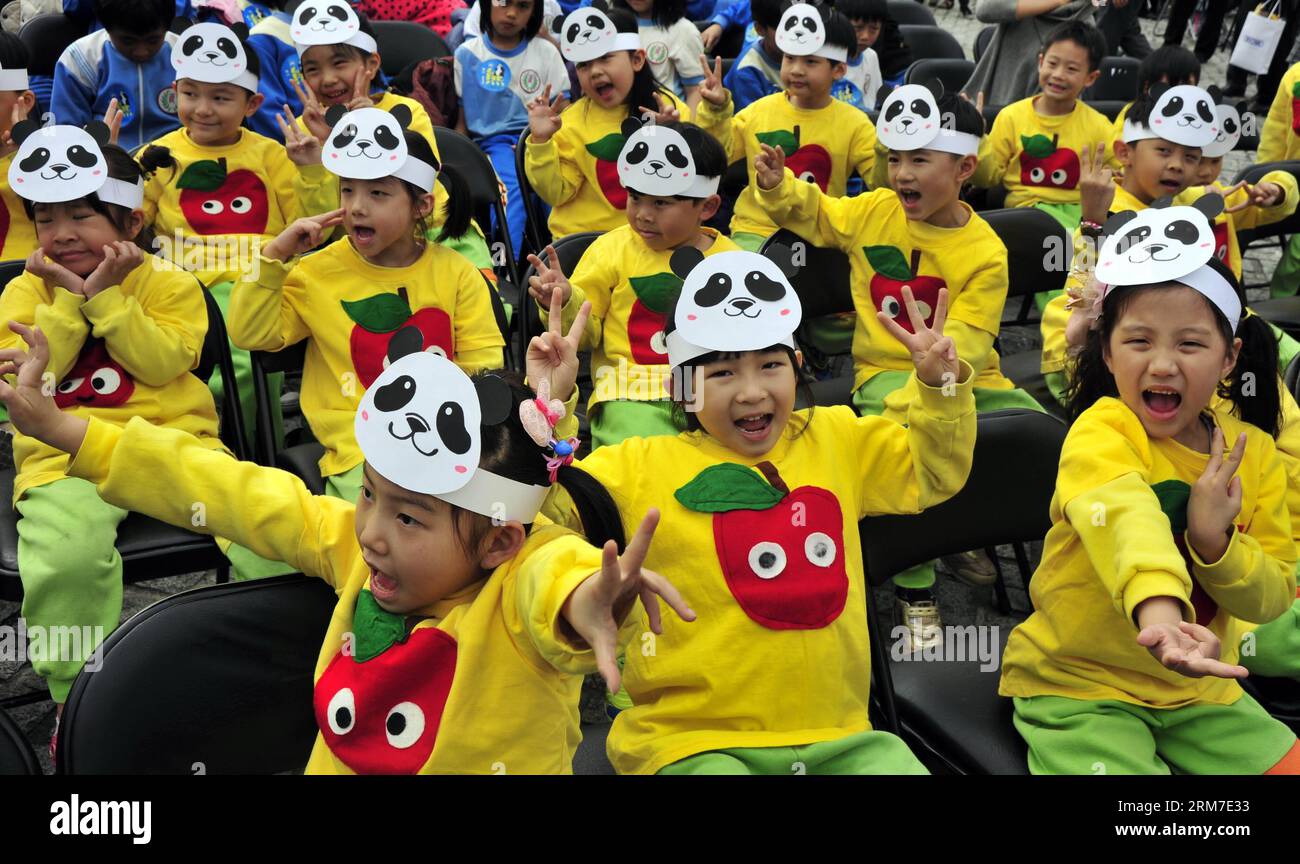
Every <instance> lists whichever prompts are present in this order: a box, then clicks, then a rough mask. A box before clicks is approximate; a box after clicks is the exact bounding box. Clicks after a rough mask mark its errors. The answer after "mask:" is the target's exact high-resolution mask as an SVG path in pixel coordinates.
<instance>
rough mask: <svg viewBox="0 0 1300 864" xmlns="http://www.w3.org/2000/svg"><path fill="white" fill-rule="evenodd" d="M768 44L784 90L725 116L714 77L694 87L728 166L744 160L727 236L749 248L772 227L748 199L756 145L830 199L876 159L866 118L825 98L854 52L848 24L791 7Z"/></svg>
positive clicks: (727, 104)
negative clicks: (745, 175)
mask: <svg viewBox="0 0 1300 864" xmlns="http://www.w3.org/2000/svg"><path fill="white" fill-rule="evenodd" d="M776 43H777V47H778V48H780V49H781V52H782V59H781V82H782V86H783V87H784V88H785V90H784V92H782V93H774V94H772V95H771V96H765V97H764V98H762V99H760V100H758V101H757V102H754V103H753V104H751V105H750V106H749V107H748V108H746V109H745V110H743V111H741V112H739V113H738V114H736V115H735V117H730V116H729V115H730V114H731V111H732V105H731V101H732V100H731V94H729V93H728V92H727V90H726V89H725V88H724V87H723V86H722V82H721V81H720V80H718V79H719V76H717V75H715V74H707V75H706V76H705V79H704V83H703V84H702V85H701V90H700V92H701V95H702V96H703V97H704V103H706V104H701V106H700V117H701V119H702V121H703V122H704V123H707V124H714V123H717V124H718V125H719V126H720V129H721V131H720V134H719V140H721V141H722V143H723V145H724V146H725V147H726V148H727V156H728V161H735V160H738V159H744V160H746V161H747V162H748V163H749V185H748V186H747V187H746V188H745V189H744V191H742V192H741V193H740V197H739V198H737V199H736V209H735V215H734V216H733V217H732V219H731V239H732V240H734V241H735V242H736V244H737V245H739V246H740V247H741V248H742V249H749V250H751V251H752V250H756V249H758V248H759V247H760V246H762V245H763V241H765V240H766V239H767V238H768V237H769V236H771V235H772V234H774V233H775V232H776V230H777V228H778V227H779V223H778V222H776V221H774V220H773V219H772V218H771V217H770V216H769V215H768V214H767V213H766V212H765V211H764V210H763V208H762V206H761V205H759V203H758V201H757V199H756V198H755V192H754V185H753V184H754V162H755V159H756V158H757V156H758V154H759V153H761V152H762V149H761V148H762V147H764V146H773V147H775V146H780V147H781V148H782V149H784V150H785V151H787V152H788V153H789V162H790V168H791V169H792V170H793V171H794V172H795V176H797V177H798V178H799V179H801V180H806V181H808V182H809V183H813V184H815V185H816V186H817V188H819V189H820V190H821V191H823V192H825V193H826V194H827V195H830V196H832V197H840V196H842V195H844V194H845V191H846V187H847V183H848V179H849V175H851V174H852V173H853V172H854V171H857V173H858V175H859V176H860V177H862V178H864V179H866V178H868V177H870V176H871V172H872V168H873V167H874V166H875V161H876V154H875V146H876V130H875V127H873V126H872V125H871V120H870V119H868V118H867V115H866V114H864V113H863V112H862V111H858V110H856V109H854V108H853V107H852V106H851V105H848V104H846V103H844V102H841V101H839V100H838V99H836V98H834V97H833V96H832V95H831V88H832V87H833V86H834V83H835V82H836V81H838V80H840V79H841V78H843V77H844V75H845V74H846V72H847V70H848V66H847V65H846V64H847V62H848V59H849V56H850V55H851V54H853V53H854V52H856V51H857V39H856V37H855V36H854V33H853V26H852V25H851V24H849V22H848V19H847V18H845V17H844V16H843V15H841V14H839V13H838V12H836V11H835V10H833V9H827V8H826V7H824V6H810V5H808V4H807V3H796V4H795V5H793V6H791V7H790V8H788V9H787V10H786V11H785V13H784V14H783V15H782V16H781V23H780V24H779V26H778V28H777V35H776Z"/></svg>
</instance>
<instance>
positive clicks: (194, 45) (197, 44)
mask: <svg viewBox="0 0 1300 864" xmlns="http://www.w3.org/2000/svg"><path fill="white" fill-rule="evenodd" d="M202 47H203V37H202V36H191V37H190V38H188V39H186V40H185V44H184V45H182V46H181V51H182V52H183V53H184V54H185V56H186V57H188V56H189V55H191V54H193V53H194V52H195V51H197V50H199V49H200V48H202Z"/></svg>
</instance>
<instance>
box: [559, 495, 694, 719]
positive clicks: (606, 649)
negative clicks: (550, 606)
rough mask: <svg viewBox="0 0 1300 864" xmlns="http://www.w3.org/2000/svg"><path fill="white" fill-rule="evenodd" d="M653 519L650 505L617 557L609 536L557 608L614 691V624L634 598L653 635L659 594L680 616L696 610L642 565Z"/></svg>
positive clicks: (658, 625) (658, 628)
mask: <svg viewBox="0 0 1300 864" xmlns="http://www.w3.org/2000/svg"><path fill="white" fill-rule="evenodd" d="M658 524H659V511H658V510H656V509H654V508H651V509H650V510H649V512H647V513H646V515H645V519H642V520H641V527H639V528H638V529H637V532H636V534H635V535H633V537H632V539H631V541H630V542H629V543H628V544H627V549H626V551H624V552H623V554H622V555H621V556H620V555H619V554H618V547H617V546H616V545H615V543H614V541H613V540H610V541H609V542H607V543H606V544H605V548H604V550H603V553H604V554H603V557H602V561H601V568H600V571H599V572H598V573H594V574H592V576H591V577H589V578H588V579H587V580H586V581H584V582H583V583H582V584H581V585H579V586H578V587H577V588H576V589H574V591H573V593H572V594H570V595H569V599H568V600H566V601H565V602H564V609H563V611H562V613H561V614H562V615H563V617H564V620H565V621H566V622H568V625H569V626H570V627H571V628H573V631H574V632H575V633H577V634H578V636H580V637H581V638H582V639H583V640H584V641H586V643H587V644H588V645H590V646H591V649H592V650H593V651H594V652H595V653H596V668H597V669H598V670H599V671H600V674H601V677H602V678H604V679H605V685H606V686H607V687H609V690H610V692H611V693H617V692H618V688H619V685H620V684H621V678H620V675H619V671H618V628H619V623H620V622H621V621H622V620H623V619H624V618H626V617H627V614H628V612H630V611H631V609H632V604H633V603H635V602H636V598H637V597H640V598H641V605H642V606H644V607H645V611H646V616H647V617H648V618H649V619H650V629H651V630H652V631H654V632H655V633H657V634H662V633H663V632H664V631H663V622H662V621H661V620H660V617H659V598H660V597H662V598H664V600H665V601H667V603H668V605H669V606H671V607H672V609H673V611H674V612H676V613H677V617H679V618H681V619H682V620H683V621H694V620H695V613H694V612H693V611H691V607H690V606H687V605H686V601H685V600H684V599H682V595H681V594H680V593H678V591H677V589H676V588H674V587H673V584H672V583H671V582H669V581H668V580H667V579H665V578H664V577H663V576H660V575H659V574H658V573H656V572H654V571H653V570H646V569H643V568H642V566H641V565H642V563H643V562H644V561H645V556H646V553H647V552H649V550H650V540H651V539H652V538H653V537H654V533H655V527H656V526H657V525H658Z"/></svg>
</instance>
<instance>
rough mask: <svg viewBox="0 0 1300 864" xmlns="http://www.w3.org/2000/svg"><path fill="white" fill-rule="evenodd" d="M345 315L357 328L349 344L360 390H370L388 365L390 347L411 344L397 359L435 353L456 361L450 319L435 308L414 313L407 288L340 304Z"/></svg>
mask: <svg viewBox="0 0 1300 864" xmlns="http://www.w3.org/2000/svg"><path fill="white" fill-rule="evenodd" d="M339 302H341V303H342V304H343V311H344V312H347V313H348V317H349V318H351V319H352V321H353V322H354V323H355V324H356V325H357V326H355V327H353V328H352V336H351V337H350V339H349V340H348V343H349V345H350V346H351V348H352V368H354V369H356V370H357V378H358V379H359V380H360V381H361V386H362V387H366V388H369V387H370V385H371V384H373V383H375V379H376V378H378V377H379V376H380V375H381V374H383V371H384V368H385V367H386V366H387V365H388V355H389V351H388V348H389V345H390V344H391V343H393V342H397V341H399V340H406V341H410V343H411V344H410V346H404V347H406V350H403V351H400V352H399V353H398V355H397V356H404V355H406V354H410V353H412V352H414V351H433V352H434V353H435V354H441V355H442V356H443V357H446V358H447V359H448V360H454V359H455V358H456V354H455V351H454V348H455V344H454V342H453V340H452V329H451V317H450V316H449V315H448V314H447V313H446V312H444V311H442V310H441V309H439V308H437V307H436V306H428V307H425V308H424V309H421V310H419V311H418V312H412V311H411V304H410V302H409V300H408V298H407V293H406V286H402V287H401V288H398V289H397V293H396V294H376V295H374V296H373V297H367V298H365V299H364V300H341V301H339Z"/></svg>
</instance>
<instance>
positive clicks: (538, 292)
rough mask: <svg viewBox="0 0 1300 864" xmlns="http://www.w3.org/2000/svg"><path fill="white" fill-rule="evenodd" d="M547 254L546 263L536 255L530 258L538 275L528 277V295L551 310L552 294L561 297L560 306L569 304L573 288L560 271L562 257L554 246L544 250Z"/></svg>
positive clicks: (544, 307) (529, 260) (529, 261)
mask: <svg viewBox="0 0 1300 864" xmlns="http://www.w3.org/2000/svg"><path fill="white" fill-rule="evenodd" d="M543 251H544V252H545V254H546V261H545V262H543V261H542V259H541V258H538V257H537V256H536V255H529V256H528V263H529V264H532V265H533V269H534V270H536V271H537V275H535V276H530V277H528V293H529V294H531V295H533V299H534V300H536V301H537V303H538V305H539V306H541V307H542V308H543V309H550V308H551V294H552V292H554V293H557V294H559V295H560V306H561V307H563V306H564V304H566V303H568V302H569V295H570V294H572V293H573V286H572V285H570V284H569V280H568V277H566V276H565V275H564V271H563V270H561V269H560V256H559V255H558V254H557V253H556V251H555V247H554V246H547V247H546V249H545V250H543Z"/></svg>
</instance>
